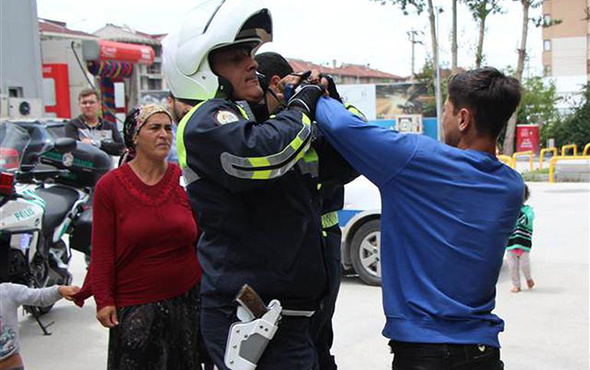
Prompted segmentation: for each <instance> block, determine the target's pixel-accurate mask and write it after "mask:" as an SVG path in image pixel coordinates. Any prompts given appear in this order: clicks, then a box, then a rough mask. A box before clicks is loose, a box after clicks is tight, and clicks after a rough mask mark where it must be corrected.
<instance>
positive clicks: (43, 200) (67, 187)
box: [0, 122, 111, 335]
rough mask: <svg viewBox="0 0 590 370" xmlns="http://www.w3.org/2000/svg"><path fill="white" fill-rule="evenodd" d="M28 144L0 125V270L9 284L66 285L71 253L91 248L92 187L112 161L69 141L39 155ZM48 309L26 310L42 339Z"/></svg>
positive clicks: (18, 131)
mask: <svg viewBox="0 0 590 370" xmlns="http://www.w3.org/2000/svg"><path fill="white" fill-rule="evenodd" d="M41 129H42V128H41ZM30 142H31V139H30V136H29V133H28V132H27V130H25V129H23V128H22V127H19V126H18V125H17V124H15V123H12V122H2V123H0V152H2V153H3V156H2V160H1V161H0V170H1V171H2V173H1V177H0V266H1V268H2V269H3V271H2V273H3V274H4V275H5V276H7V280H8V281H10V282H13V283H19V284H24V285H27V286H30V287H34V288H44V287H50V286H53V285H56V284H57V285H69V284H71V282H72V275H71V273H70V272H69V271H68V263H69V261H70V258H71V255H72V253H71V248H73V249H76V250H80V251H83V252H87V251H88V250H89V248H90V233H91V209H90V208H89V201H90V199H91V192H92V186H94V184H95V183H96V181H97V180H98V178H100V176H102V175H103V174H105V173H106V172H107V171H108V170H109V169H110V164H111V161H110V157H109V156H108V155H107V154H106V153H104V152H102V151H100V150H99V149H97V148H94V147H92V146H90V145H86V144H83V143H80V142H76V141H75V140H73V139H69V138H56V139H53V140H52V141H50V142H48V143H47V144H46V146H45V148H44V149H43V150H42V151H41V152H40V153H39V152H37V153H35V152H28V151H27V147H28V146H29V144H30ZM66 233H68V234H69V238H70V240H69V245H68V244H66V243H65V242H64V240H63V237H64V235H65V234H66ZM51 308H52V306H50V307H44V308H37V307H35V308H33V307H26V308H25V309H26V310H27V311H28V312H29V313H31V314H32V315H33V316H34V317H35V319H36V320H37V322H38V323H39V325H40V326H41V328H42V330H43V332H44V333H45V334H46V335H47V334H48V332H47V330H46V327H47V326H48V325H47V326H44V325H43V324H42V323H41V322H40V321H39V316H40V315H42V314H45V313H47V312H49V311H50V310H51Z"/></svg>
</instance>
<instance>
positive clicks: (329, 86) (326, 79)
mask: <svg viewBox="0 0 590 370" xmlns="http://www.w3.org/2000/svg"><path fill="white" fill-rule="evenodd" d="M320 83H321V84H322V85H323V86H324V87H325V88H326V91H328V96H329V97H331V98H333V99H336V100H338V101H339V102H340V103H342V98H341V97H340V94H339V93H338V90H337V89H336V83H335V82H334V79H333V78H332V76H330V75H325V74H322V75H320Z"/></svg>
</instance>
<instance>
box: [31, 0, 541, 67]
mask: <svg viewBox="0 0 590 370" xmlns="http://www.w3.org/2000/svg"><path fill="white" fill-rule="evenodd" d="M196 3H197V1H195V0H164V1H145V0H100V1H90V0H37V12H38V16H39V17H41V18H48V19H54V20H60V21H64V22H67V26H68V27H69V28H71V29H75V30H81V31H86V32H89V33H92V32H94V31H96V30H97V29H99V28H101V27H102V26H104V25H105V24H106V23H114V24H117V25H125V24H126V25H128V26H130V27H132V28H134V29H136V30H138V31H143V32H147V33H167V32H170V31H172V30H174V29H176V28H177V27H178V25H179V22H181V21H182V19H183V14H186V13H187V11H188V10H189V9H191V8H192V7H194V6H195V4H196ZM504 3H505V5H504V6H505V12H504V14H494V15H491V16H489V18H488V21H487V24H488V27H487V34H486V40H485V43H484V54H485V61H486V64H488V65H493V66H495V67H498V68H505V67H506V66H508V65H511V66H513V67H515V66H516V61H517V54H516V49H517V47H518V45H519V42H520V33H521V18H522V11H521V6H520V1H510V0H505V1H504ZM265 4H266V6H267V7H268V8H269V9H270V11H271V13H272V17H273V27H274V36H273V37H274V41H273V42H272V43H271V44H268V45H265V46H263V48H262V49H261V50H263V51H268V50H273V51H277V52H279V53H281V54H283V55H284V56H287V57H291V58H299V59H304V60H308V61H311V62H315V63H330V64H331V63H332V61H333V60H336V61H337V64H340V63H356V64H370V65H371V67H373V68H377V69H379V70H382V71H386V72H390V73H393V74H397V75H401V76H406V75H409V74H410V70H411V43H410V42H409V41H408V36H407V34H406V32H407V31H409V30H411V29H415V30H419V31H423V32H424V35H423V36H422V37H421V39H422V40H423V42H424V45H419V44H418V45H416V69H417V70H418V69H420V68H421V66H422V65H423V64H424V60H425V55H426V53H429V54H432V51H431V50H432V48H431V43H430V34H429V26H428V17H427V15H426V14H422V15H415V14H411V15H409V16H404V15H403V14H402V12H401V11H400V10H399V9H398V8H397V7H394V6H392V5H391V4H390V3H389V2H387V3H386V5H381V1H377V2H375V1H373V0H297V1H289V0H265ZM435 5H440V6H443V8H444V12H443V13H442V14H441V15H440V18H439V19H440V20H439V27H440V30H439V32H440V33H439V34H440V43H441V45H440V48H441V63H442V64H443V65H447V66H449V65H450V63H451V43H450V30H451V1H450V0H435ZM540 13H541V10H540V9H533V10H532V12H531V16H536V15H539V14H540ZM458 23H459V26H458V29H459V32H458V35H459V65H460V66H463V67H472V66H473V65H474V64H475V47H476V44H477V35H478V31H477V25H476V23H475V22H474V20H473V18H472V17H471V15H470V14H469V12H468V10H467V9H466V7H465V6H463V5H460V6H459V15H458ZM528 51H529V54H530V62H529V65H528V67H529V70H528V72H529V73H531V74H540V73H541V71H542V66H541V55H542V40H541V30H540V29H537V28H535V27H534V26H533V25H532V24H531V25H530V27H529V38H528ZM526 72H527V71H526V70H525V73H526Z"/></svg>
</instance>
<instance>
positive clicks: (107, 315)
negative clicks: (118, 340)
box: [96, 306, 119, 328]
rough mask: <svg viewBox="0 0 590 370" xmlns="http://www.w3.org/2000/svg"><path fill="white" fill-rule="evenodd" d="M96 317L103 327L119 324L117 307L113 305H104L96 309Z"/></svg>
mask: <svg viewBox="0 0 590 370" xmlns="http://www.w3.org/2000/svg"><path fill="white" fill-rule="evenodd" d="M96 318H97V319H98V321H99V322H100V323H101V324H102V326H104V327H105V328H114V327H115V326H117V325H119V320H118V319H117V308H116V307H115V306H104V307H103V308H101V309H100V311H98V313H97V314H96Z"/></svg>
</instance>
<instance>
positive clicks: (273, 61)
mask: <svg viewBox="0 0 590 370" xmlns="http://www.w3.org/2000/svg"><path fill="white" fill-rule="evenodd" d="M254 59H255V60H256V63H258V72H260V73H262V74H263V75H264V76H265V77H266V78H267V81H270V79H271V77H272V76H279V77H280V78H283V77H285V76H287V75H288V74H289V73H293V67H291V65H290V64H289V62H287V59H285V58H283V57H282V56H281V54H278V53H274V52H271V51H269V52H266V53H260V54H257V55H256V56H255V57H254Z"/></svg>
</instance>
